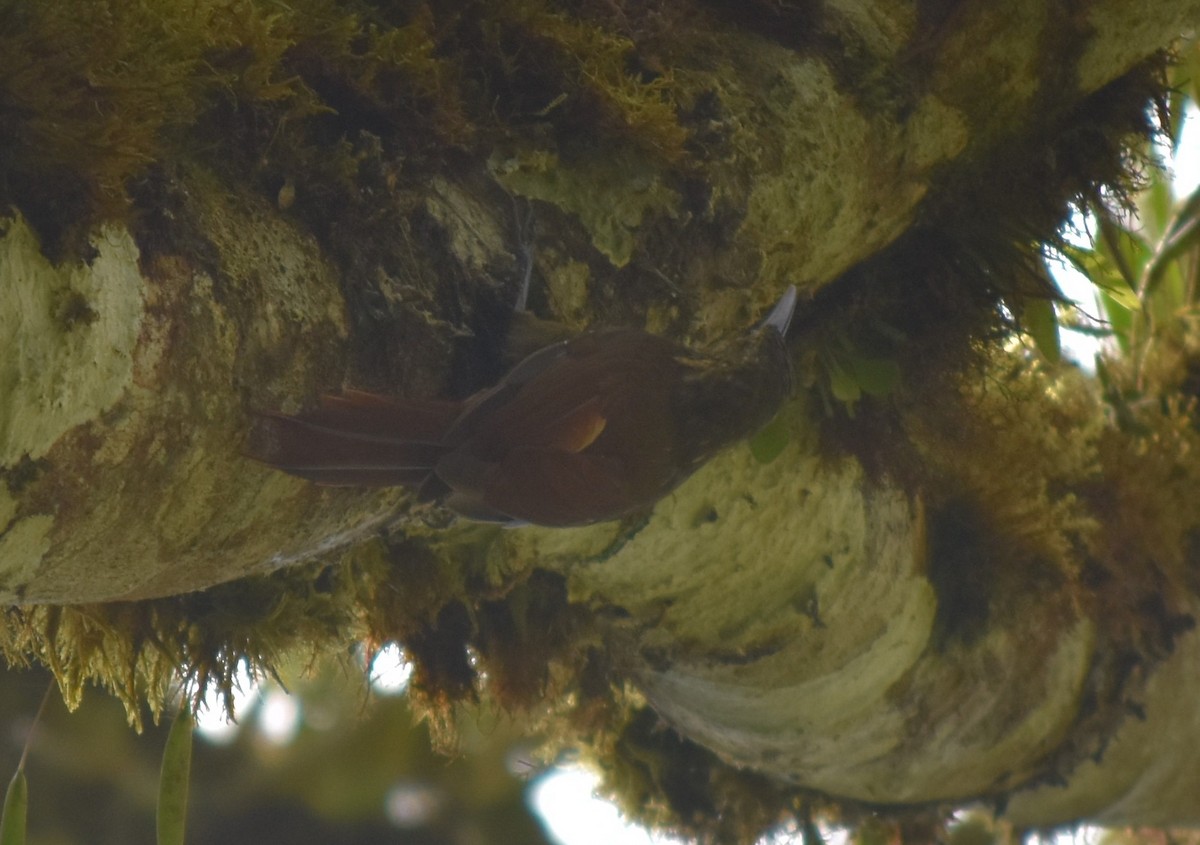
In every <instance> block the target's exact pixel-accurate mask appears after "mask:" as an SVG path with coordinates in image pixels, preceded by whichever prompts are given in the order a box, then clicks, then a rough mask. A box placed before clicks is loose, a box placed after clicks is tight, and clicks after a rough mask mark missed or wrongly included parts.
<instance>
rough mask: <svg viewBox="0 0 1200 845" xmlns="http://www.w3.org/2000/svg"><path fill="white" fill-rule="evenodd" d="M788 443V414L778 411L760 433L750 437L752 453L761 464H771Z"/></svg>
mask: <svg viewBox="0 0 1200 845" xmlns="http://www.w3.org/2000/svg"><path fill="white" fill-rule="evenodd" d="M787 444H788V426H787V418H786V415H785V414H783V413H782V412H781V413H778V414H776V415H775V417H774V418H773V419H772V420H771V421H770V422H769V423H767V424H766V425H764V426H763V427H762V428H760V429H759V430H758V433H757V434H755V435H754V436H753V437H751V438H750V454H751V455H753V456H754V460H756V461H758V462H759V463H760V464H769V463H771V461H773V460H775V459H776V458H778V457H779V455H780V453H782V452H783V450H784V449H785V448H786V447H787Z"/></svg>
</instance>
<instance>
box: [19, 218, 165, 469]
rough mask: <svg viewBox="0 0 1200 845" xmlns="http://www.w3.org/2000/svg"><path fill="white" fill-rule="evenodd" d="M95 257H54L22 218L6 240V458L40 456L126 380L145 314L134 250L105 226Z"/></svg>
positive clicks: (117, 394)
mask: <svg viewBox="0 0 1200 845" xmlns="http://www.w3.org/2000/svg"><path fill="white" fill-rule="evenodd" d="M94 246H95V248H96V250H97V254H96V257H95V258H94V259H93V260H92V262H91V264H90V265H89V266H85V265H84V264H82V263H71V264H64V265H61V266H54V265H52V264H51V263H50V262H49V261H48V260H47V259H46V258H45V257H44V256H43V255H42V254H41V252H40V251H39V246H38V242H37V237H36V236H35V235H34V233H33V231H32V230H31V229H30V228H29V226H28V225H27V224H26V223H25V221H24V220H23V219H22V218H20V217H15V218H13V219H12V220H11V221H9V222H8V224H7V228H6V231H5V232H4V234H3V236H2V238H0V279H2V280H3V284H4V288H5V296H4V297H3V298H2V299H0V408H2V409H3V412H2V413H0V466H11V465H12V464H13V463H15V462H16V461H17V460H19V459H20V458H22V457H23V456H29V457H31V458H38V457H41V456H42V455H44V454H45V453H46V452H47V451H48V450H49V449H50V447H51V446H52V445H53V444H54V441H55V440H57V439H58V438H59V437H60V436H62V434H63V433H64V432H66V431H69V430H70V429H71V428H73V427H75V426H77V425H79V424H80V423H83V422H86V421H87V420H90V419H92V418H94V417H95V416H96V415H98V414H100V413H102V412H104V411H105V410H107V409H108V408H110V407H112V406H113V405H114V404H115V403H116V402H117V400H119V399H120V398H121V396H122V395H123V394H124V392H125V390H126V389H127V388H128V387H129V384H130V380H131V377H132V371H133V366H132V360H133V358H132V356H133V349H134V346H135V345H136V343H137V339H138V333H139V330H140V325H141V320H142V313H143V298H144V290H143V281H142V277H141V274H140V272H139V270H138V250H137V247H136V246H135V245H134V243H133V239H132V238H131V237H130V236H129V234H128V233H127V232H126V231H124V230H118V229H115V228H106V229H105V230H103V231H102V232H101V233H100V235H99V236H98V237H96V238H95V240H94Z"/></svg>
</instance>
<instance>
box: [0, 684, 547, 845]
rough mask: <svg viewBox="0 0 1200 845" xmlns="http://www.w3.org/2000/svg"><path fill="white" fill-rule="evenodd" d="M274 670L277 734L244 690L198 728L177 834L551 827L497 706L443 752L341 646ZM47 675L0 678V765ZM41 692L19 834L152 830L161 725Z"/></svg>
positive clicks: (11, 757)
mask: <svg viewBox="0 0 1200 845" xmlns="http://www.w3.org/2000/svg"><path fill="white" fill-rule="evenodd" d="M282 674H283V675H284V677H285V678H286V683H287V684H288V688H289V691H290V693H291V694H292V696H293V700H294V701H295V702H296V704H297V706H298V707H299V722H298V726H297V730H296V732H295V733H294V734H293V735H291V736H290V738H286V739H284V740H271V739H270V738H268V735H267V734H266V733H264V731H262V730H261V729H260V728H261V724H262V715H263V714H262V709H261V707H259V706H257V702H256V701H254V700H253V699H252V703H251V705H250V706H248V707H247V708H246V712H244V713H241V714H240V719H239V723H240V725H239V729H238V730H237V731H236V733H235V735H234V737H233V739H232V741H230V742H228V743H219V742H214V741H211V740H208V739H205V738H204V735H203V734H202V733H197V734H196V738H195V743H194V748H193V750H192V762H191V777H190V788H189V790H188V795H187V805H188V809H187V836H186V841H187V842H188V843H189V845H205V843H219V845H238V843H263V842H314V843H315V842H320V843H335V844H336V843H344V844H345V845H353V844H354V843H380V842H388V843H414V845H458V844H459V843H463V845H473V843H490V842H512V843H521V844H522V845H525V843H528V844H529V845H539V843H546V842H548V840H547V839H546V837H545V834H544V833H543V832H542V829H541V826H540V824H539V823H538V821H537V820H536V819H535V818H534V817H533V816H532V815H531V814H530V811H529V810H528V808H527V807H526V803H525V795H524V793H525V783H524V782H523V781H524V779H525V778H526V777H527V776H528V775H531V774H534V773H535V772H536V768H535V766H534V764H533V763H532V762H530V758H529V756H528V755H527V754H524V753H523V752H522V750H521V749H522V748H523V747H524V746H522V745H521V744H520V743H521V742H522V740H521V739H520V738H518V737H517V736H516V735H515V733H514V732H513V731H512V729H511V726H510V725H508V724H507V723H506V721H505V720H504V719H503V718H500V717H487V716H482V717H479V718H470V717H468V718H464V719H462V720H461V725H462V732H461V735H460V744H459V749H458V750H459V753H458V755H457V756H455V757H453V758H447V757H443V756H440V755H438V754H436V753H434V752H433V751H432V750H431V745H430V741H429V735H428V731H427V730H426V729H425V728H424V726H421V725H416V724H415V719H414V717H413V714H412V712H411V711H410V709H409V707H408V705H407V703H406V697H405V696H404V695H398V694H397V695H380V694H376V693H373V692H371V691H369V690H368V688H367V686H366V684H365V679H364V676H363V675H362V673H361V669H360V668H358V667H356V666H352V665H351V664H350V662H349V661H347V665H345V666H342V667H335V666H325V667H322V668H321V669H319V670H317V671H316V672H303V671H296V672H293V673H282ZM292 675H295V677H292ZM48 682H49V675H48V674H47V673H45V672H41V671H26V672H19V673H18V672H8V673H6V675H5V677H4V678H3V681H2V682H0V718H3V720H4V723H5V724H7V725H8V726H9V731H8V735H7V736H6V741H5V743H4V745H3V747H2V748H0V772H4V773H5V774H7V773H9V772H13V771H15V770H16V768H17V762H18V759H19V757H20V753H21V747H22V745H23V743H24V741H25V736H26V735H27V733H28V731H29V729H30V726H31V723H32V721H33V714H34V713H35V712H36V710H37V707H38V701H39V699H40V698H41V697H42V694H43V693H44V692H45V688H46V685H47V683H48ZM276 689H278V687H276ZM53 699H54V700H53V701H52V702H51V705H50V706H49V707H48V708H47V711H46V713H45V714H44V715H43V717H42V719H41V720H40V722H39V724H38V725H37V730H36V734H35V738H34V741H33V746H32V750H31V752H30V755H29V759H28V761H27V763H26V766H25V769H26V773H27V779H28V795H29V800H28V830H29V835H28V841H29V842H30V843H33V845H38V843H41V844H42V845H75V843H79V845H84V843H86V845H108V843H113V845H117V843H120V845H129V843H150V842H153V841H154V830H155V805H156V801H157V798H158V793H159V784H160V771H159V768H160V763H161V761H162V757H163V749H164V746H165V745H166V743H167V737H168V733H169V726H168V725H165V724H162V725H157V726H152V727H149V728H148V729H147V730H146V731H145V732H144V733H142V734H141V735H138V734H136V733H134V732H133V731H131V730H130V729H129V727H128V725H127V724H126V721H125V712H124V709H123V708H122V706H121V704H120V703H119V702H117V701H116V700H115V699H113V698H111V697H110V696H108V695H104V694H95V695H89V696H87V697H85V700H84V702H83V704H82V706H81V707H80V708H79V709H78V710H77V711H75V712H74V713H68V712H67V711H66V709H65V708H64V707H63V706H62V705H61V703H59V700H58V698H57V696H53ZM514 771H515V774H514V773H513V772H514ZM389 807H390V812H389Z"/></svg>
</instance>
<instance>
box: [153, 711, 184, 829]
mask: <svg viewBox="0 0 1200 845" xmlns="http://www.w3.org/2000/svg"><path fill="white" fill-rule="evenodd" d="M191 767H192V717H191V714H190V713H188V712H187V710H186V709H185V710H181V711H180V713H179V715H178V716H176V717H175V722H174V724H172V725H171V732H170V733H169V734H167V745H166V748H165V749H163V760H162V774H161V775H160V777H159V782H158V819H157V821H158V845H183V832H184V827H185V823H186V822H187V799H188V777H189V773H190V771H191Z"/></svg>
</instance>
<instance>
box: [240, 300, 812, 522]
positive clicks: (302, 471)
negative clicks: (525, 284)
mask: <svg viewBox="0 0 1200 845" xmlns="http://www.w3.org/2000/svg"><path fill="white" fill-rule="evenodd" d="M795 304H796V289H795V288H794V287H789V288H788V290H787V292H786V293H784V295H783V297H782V298H781V299H780V300H779V302H778V303H777V304H776V305H775V307H774V308H773V309H772V311H771V313H770V314H769V315H768V316H767V318H766V319H765V320H764V321H763V322H762V323H761V324H760V325H759V326H758V327H756V328H755V329H753V330H751V331H750V332H748V333H747V334H745V335H743V336H741V337H739V338H737V339H736V340H734V341H733V342H731V343H727V344H725V345H723V346H721V347H718V348H715V349H713V350H711V351H709V352H698V351H695V350H692V349H689V348H687V347H685V346H682V345H680V344H677V343H674V342H673V341H670V340H667V339H665V338H662V337H657V336H655V335H652V334H648V333H646V332H643V331H639V330H637V329H603V330H598V331H591V332H587V333H585V334H582V335H580V336H578V337H575V338H572V339H570V340H565V341H562V342H560V343H555V344H553V345H551V346H547V347H545V348H544V349H541V350H539V351H537V352H534V353H533V354H532V355H530V356H529V357H527V358H525V359H524V360H523V361H521V362H520V363H519V364H517V365H516V366H515V367H513V369H512V370H510V371H509V373H508V374H507V375H505V376H504V378H502V379H501V380H500V381H499V383H497V384H496V385H495V386H494V387H490V388H488V389H486V390H482V391H480V392H478V393H476V394H474V395H473V396H471V397H469V398H467V399H466V400H463V401H460V402H454V401H444V400H422V399H401V398H392V397H386V396H379V395H376V394H373V393H364V392H362V391H357V390H348V391H345V392H343V393H342V394H340V395H326V396H323V397H321V400H320V407H318V408H316V409H315V410H311V411H307V412H304V413H301V414H297V415H295V416H286V415H282V414H264V415H263V419H262V424H261V426H260V429H259V431H258V432H257V435H258V436H257V438H256V443H255V448H254V455H253V456H254V457H255V458H256V459H258V460H260V461H263V462H265V463H267V464H270V465H271V466H273V467H276V468H277V469H281V470H283V471H284V472H288V473H291V474H292V475H297V476H300V477H301V478H307V479H309V480H310V481H314V482H316V483H318V484H325V485H337V486H373V487H378V486H393V485H405V486H409V487H414V488H417V489H418V490H419V496H420V498H421V499H422V500H440V501H442V502H443V503H444V504H445V505H447V506H448V507H450V508H451V509H453V510H454V511H456V512H458V513H459V514H461V515H462V516H465V517H468V518H470V519H475V520H482V521H489V522H503V523H508V524H521V523H534V524H537V525H550V526H570V525H586V524H589V523H594V522H603V521H605V520H610V519H617V518H619V517H622V516H625V515H627V514H630V513H632V512H635V511H638V510H642V509H645V508H648V507H650V506H651V505H653V504H654V503H655V502H657V501H658V500H659V499H660V498H662V497H663V496H664V495H666V494H667V493H669V492H670V491H671V490H673V489H674V488H675V487H676V486H677V485H678V484H680V483H681V482H682V481H683V480H684V479H686V478H687V477H688V476H689V475H691V474H692V473H693V472H695V471H696V469H698V468H699V467H700V466H701V465H702V464H703V463H704V462H705V461H707V460H708V459H709V458H711V457H712V456H713V455H714V454H715V453H716V452H717V451H719V450H720V449H722V448H723V447H724V446H726V445H728V444H730V443H732V442H734V441H735V440H739V439H741V438H743V437H746V436H748V435H750V434H752V433H753V432H754V431H756V430H757V429H758V428H760V427H761V426H762V425H764V424H765V423H767V422H768V421H769V420H770V419H771V417H773V416H774V415H775V413H776V411H778V410H779V408H780V406H781V405H782V404H783V402H784V401H785V400H786V399H787V397H788V394H789V392H790V390H791V367H790V364H789V361H788V355H787V350H786V349H785V347H784V342H783V338H784V334H785V333H786V332H787V328H788V324H789V322H790V321H791V316H792V312H793V310H794V309H795Z"/></svg>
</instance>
